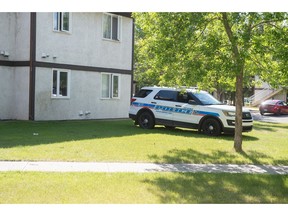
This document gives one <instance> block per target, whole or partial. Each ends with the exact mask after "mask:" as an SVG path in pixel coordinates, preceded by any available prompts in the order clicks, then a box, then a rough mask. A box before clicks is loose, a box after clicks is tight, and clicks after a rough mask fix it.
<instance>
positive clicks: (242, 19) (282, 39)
mask: <svg viewBox="0 0 288 216" xmlns="http://www.w3.org/2000/svg"><path fill="white" fill-rule="evenodd" d="M133 16H134V18H135V22H136V43H135V45H136V46H135V55H136V61H135V62H136V70H135V79H136V80H137V81H138V82H139V85H140V87H141V86H143V85H154V84H155V85H169V86H175V85H177V86H191V85H193V86H195V85H198V86H200V87H203V88H205V89H208V90H221V89H222V90H225V91H235V74H237V73H238V72H237V71H238V66H239V64H240V65H242V66H243V67H244V86H246V87H251V85H254V83H253V82H251V77H253V76H255V75H259V76H260V78H261V79H262V80H264V81H268V82H269V83H270V84H271V85H272V86H275V87H277V86H279V85H282V86H285V85H286V86H287V83H288V72H287V71H288V70H287V67H288V66H287V59H288V51H287V50H288V49H287V46H288V45H287V44H288V34H287V33H288V32H287V31H288V30H287V25H288V23H287V13H227V20H228V22H229V25H230V26H231V30H232V33H233V36H232V37H231V38H230V39H231V40H232V43H233V44H234V45H235V46H236V47H237V48H238V51H239V59H238V60H236V59H235V55H234V53H233V49H232V47H233V44H231V40H229V38H228V37H227V34H226V32H225V28H224V27H225V26H224V25H223V18H222V16H221V14H220V13H133ZM242 66H241V67H242Z"/></svg>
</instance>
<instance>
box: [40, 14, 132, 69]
mask: <svg viewBox="0 0 288 216" xmlns="http://www.w3.org/2000/svg"><path fill="white" fill-rule="evenodd" d="M102 16H103V13H72V17H71V26H72V30H71V33H67V32H54V31H53V25H52V24H53V13H37V50H36V53H37V54H36V60H37V61H45V62H54V63H65V64H73V65H85V66H94V67H105V68H117V69H126V70H130V69H131V59H132V28H133V26H132V19H130V18H126V17H123V18H122V35H123V36H122V40H121V42H115V41H108V40H104V39H102ZM42 53H46V54H49V57H48V58H41V56H42ZM53 56H57V58H56V59H53Z"/></svg>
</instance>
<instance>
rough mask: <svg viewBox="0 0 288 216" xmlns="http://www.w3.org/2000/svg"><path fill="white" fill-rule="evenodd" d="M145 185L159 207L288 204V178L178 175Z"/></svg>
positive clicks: (162, 177)
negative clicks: (193, 204)
mask: <svg viewBox="0 0 288 216" xmlns="http://www.w3.org/2000/svg"><path fill="white" fill-rule="evenodd" d="M144 182H145V183H146V184H149V185H150V188H149V190H150V192H151V193H152V194H154V195H155V196H157V197H158V198H159V200H160V203H180V204H181V203H182V204H187V203H288V196H287V194H288V188H287V185H288V184H287V183H288V176H287V175H284V176H283V175H263V174H262V175H251V174H250V175H249V174H223V173H218V174H208V173H181V174H174V175H173V177H172V178H171V176H164V175H162V176H160V177H157V178H154V179H148V178H147V179H146V180H145V181H144Z"/></svg>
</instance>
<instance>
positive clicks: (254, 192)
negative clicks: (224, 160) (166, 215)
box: [0, 172, 288, 204]
mask: <svg viewBox="0 0 288 216" xmlns="http://www.w3.org/2000/svg"><path fill="white" fill-rule="evenodd" d="M0 184H1V187H0V203H27V204H28V203H45V204H46V203H56V204H66V203H69V204H75V203H98V204H99V203H100V204H106V203H114V204H118V203H122V204H135V203H137V204H139V203H141V204H149V203H154V204H163V203H170V204H186V203H190V204H193V203H229V204H230V203H232V204H233V203H253V204H257V203H288V196H287V194H288V176H287V175H249V174H227V173H226V174H220V173H219V174H208V173H114V174H111V173H77V174H75V173H41V172H2V173H0Z"/></svg>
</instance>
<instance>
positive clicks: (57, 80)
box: [51, 68, 71, 99]
mask: <svg viewBox="0 0 288 216" xmlns="http://www.w3.org/2000/svg"><path fill="white" fill-rule="evenodd" d="M54 71H56V72H57V77H56V82H57V83H56V94H54V91H53V88H54ZM61 73H67V95H66V96H61V95H60V88H61V84H60V74H61ZM70 86H71V70H67V69H59V68H53V69H52V85H51V98H53V99H69V98H70Z"/></svg>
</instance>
